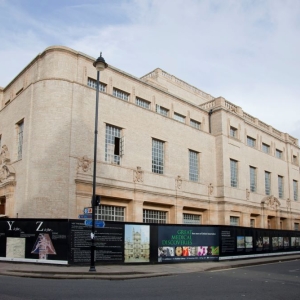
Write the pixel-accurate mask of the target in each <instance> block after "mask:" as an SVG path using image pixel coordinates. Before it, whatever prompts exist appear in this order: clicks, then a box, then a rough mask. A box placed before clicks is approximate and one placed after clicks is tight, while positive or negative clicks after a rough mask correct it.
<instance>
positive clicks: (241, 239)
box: [236, 236, 245, 249]
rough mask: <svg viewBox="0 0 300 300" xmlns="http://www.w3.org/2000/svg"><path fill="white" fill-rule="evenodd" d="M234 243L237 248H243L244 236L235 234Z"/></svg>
mask: <svg viewBox="0 0 300 300" xmlns="http://www.w3.org/2000/svg"><path fill="white" fill-rule="evenodd" d="M236 244H237V248H238V249H243V248H245V237H244V236H237V237H236Z"/></svg>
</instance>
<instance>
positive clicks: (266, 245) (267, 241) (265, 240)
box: [263, 236, 270, 250]
mask: <svg viewBox="0 0 300 300" xmlns="http://www.w3.org/2000/svg"><path fill="white" fill-rule="evenodd" d="M269 247H270V238H269V237H268V236H264V237H263V248H264V249H266V250H268V249H269Z"/></svg>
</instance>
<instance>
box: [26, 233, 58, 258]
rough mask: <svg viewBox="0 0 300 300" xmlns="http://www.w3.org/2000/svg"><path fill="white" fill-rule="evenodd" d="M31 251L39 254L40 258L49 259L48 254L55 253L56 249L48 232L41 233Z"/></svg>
mask: <svg viewBox="0 0 300 300" xmlns="http://www.w3.org/2000/svg"><path fill="white" fill-rule="evenodd" d="M31 253H34V254H38V255H39V259H48V255H49V254H52V255H55V254H56V251H55V249H54V247H53V244H52V241H51V238H50V236H49V234H48V233H40V234H39V235H38V238H37V240H36V242H35V244H34V246H33V249H32V251H31Z"/></svg>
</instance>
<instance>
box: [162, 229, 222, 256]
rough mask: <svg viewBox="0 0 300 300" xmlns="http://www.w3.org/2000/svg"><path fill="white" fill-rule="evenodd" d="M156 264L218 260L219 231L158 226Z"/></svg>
mask: <svg viewBox="0 0 300 300" xmlns="http://www.w3.org/2000/svg"><path fill="white" fill-rule="evenodd" d="M157 251H158V252H157V255H158V262H180V261H199V260H218V259H219V229H218V228H216V227H206V226H203V227H202V226H201V227H200V226H197V227H196V226H195V227H192V226H159V227H158V249H157Z"/></svg>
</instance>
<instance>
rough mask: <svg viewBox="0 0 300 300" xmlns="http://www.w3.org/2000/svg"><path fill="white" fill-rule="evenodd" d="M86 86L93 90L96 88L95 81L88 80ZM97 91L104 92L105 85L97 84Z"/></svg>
mask: <svg viewBox="0 0 300 300" xmlns="http://www.w3.org/2000/svg"><path fill="white" fill-rule="evenodd" d="M87 85H88V86H90V87H91V88H93V89H96V88H97V80H95V79H92V78H88V82H87ZM99 91H100V92H106V84H104V83H102V82H99Z"/></svg>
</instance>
